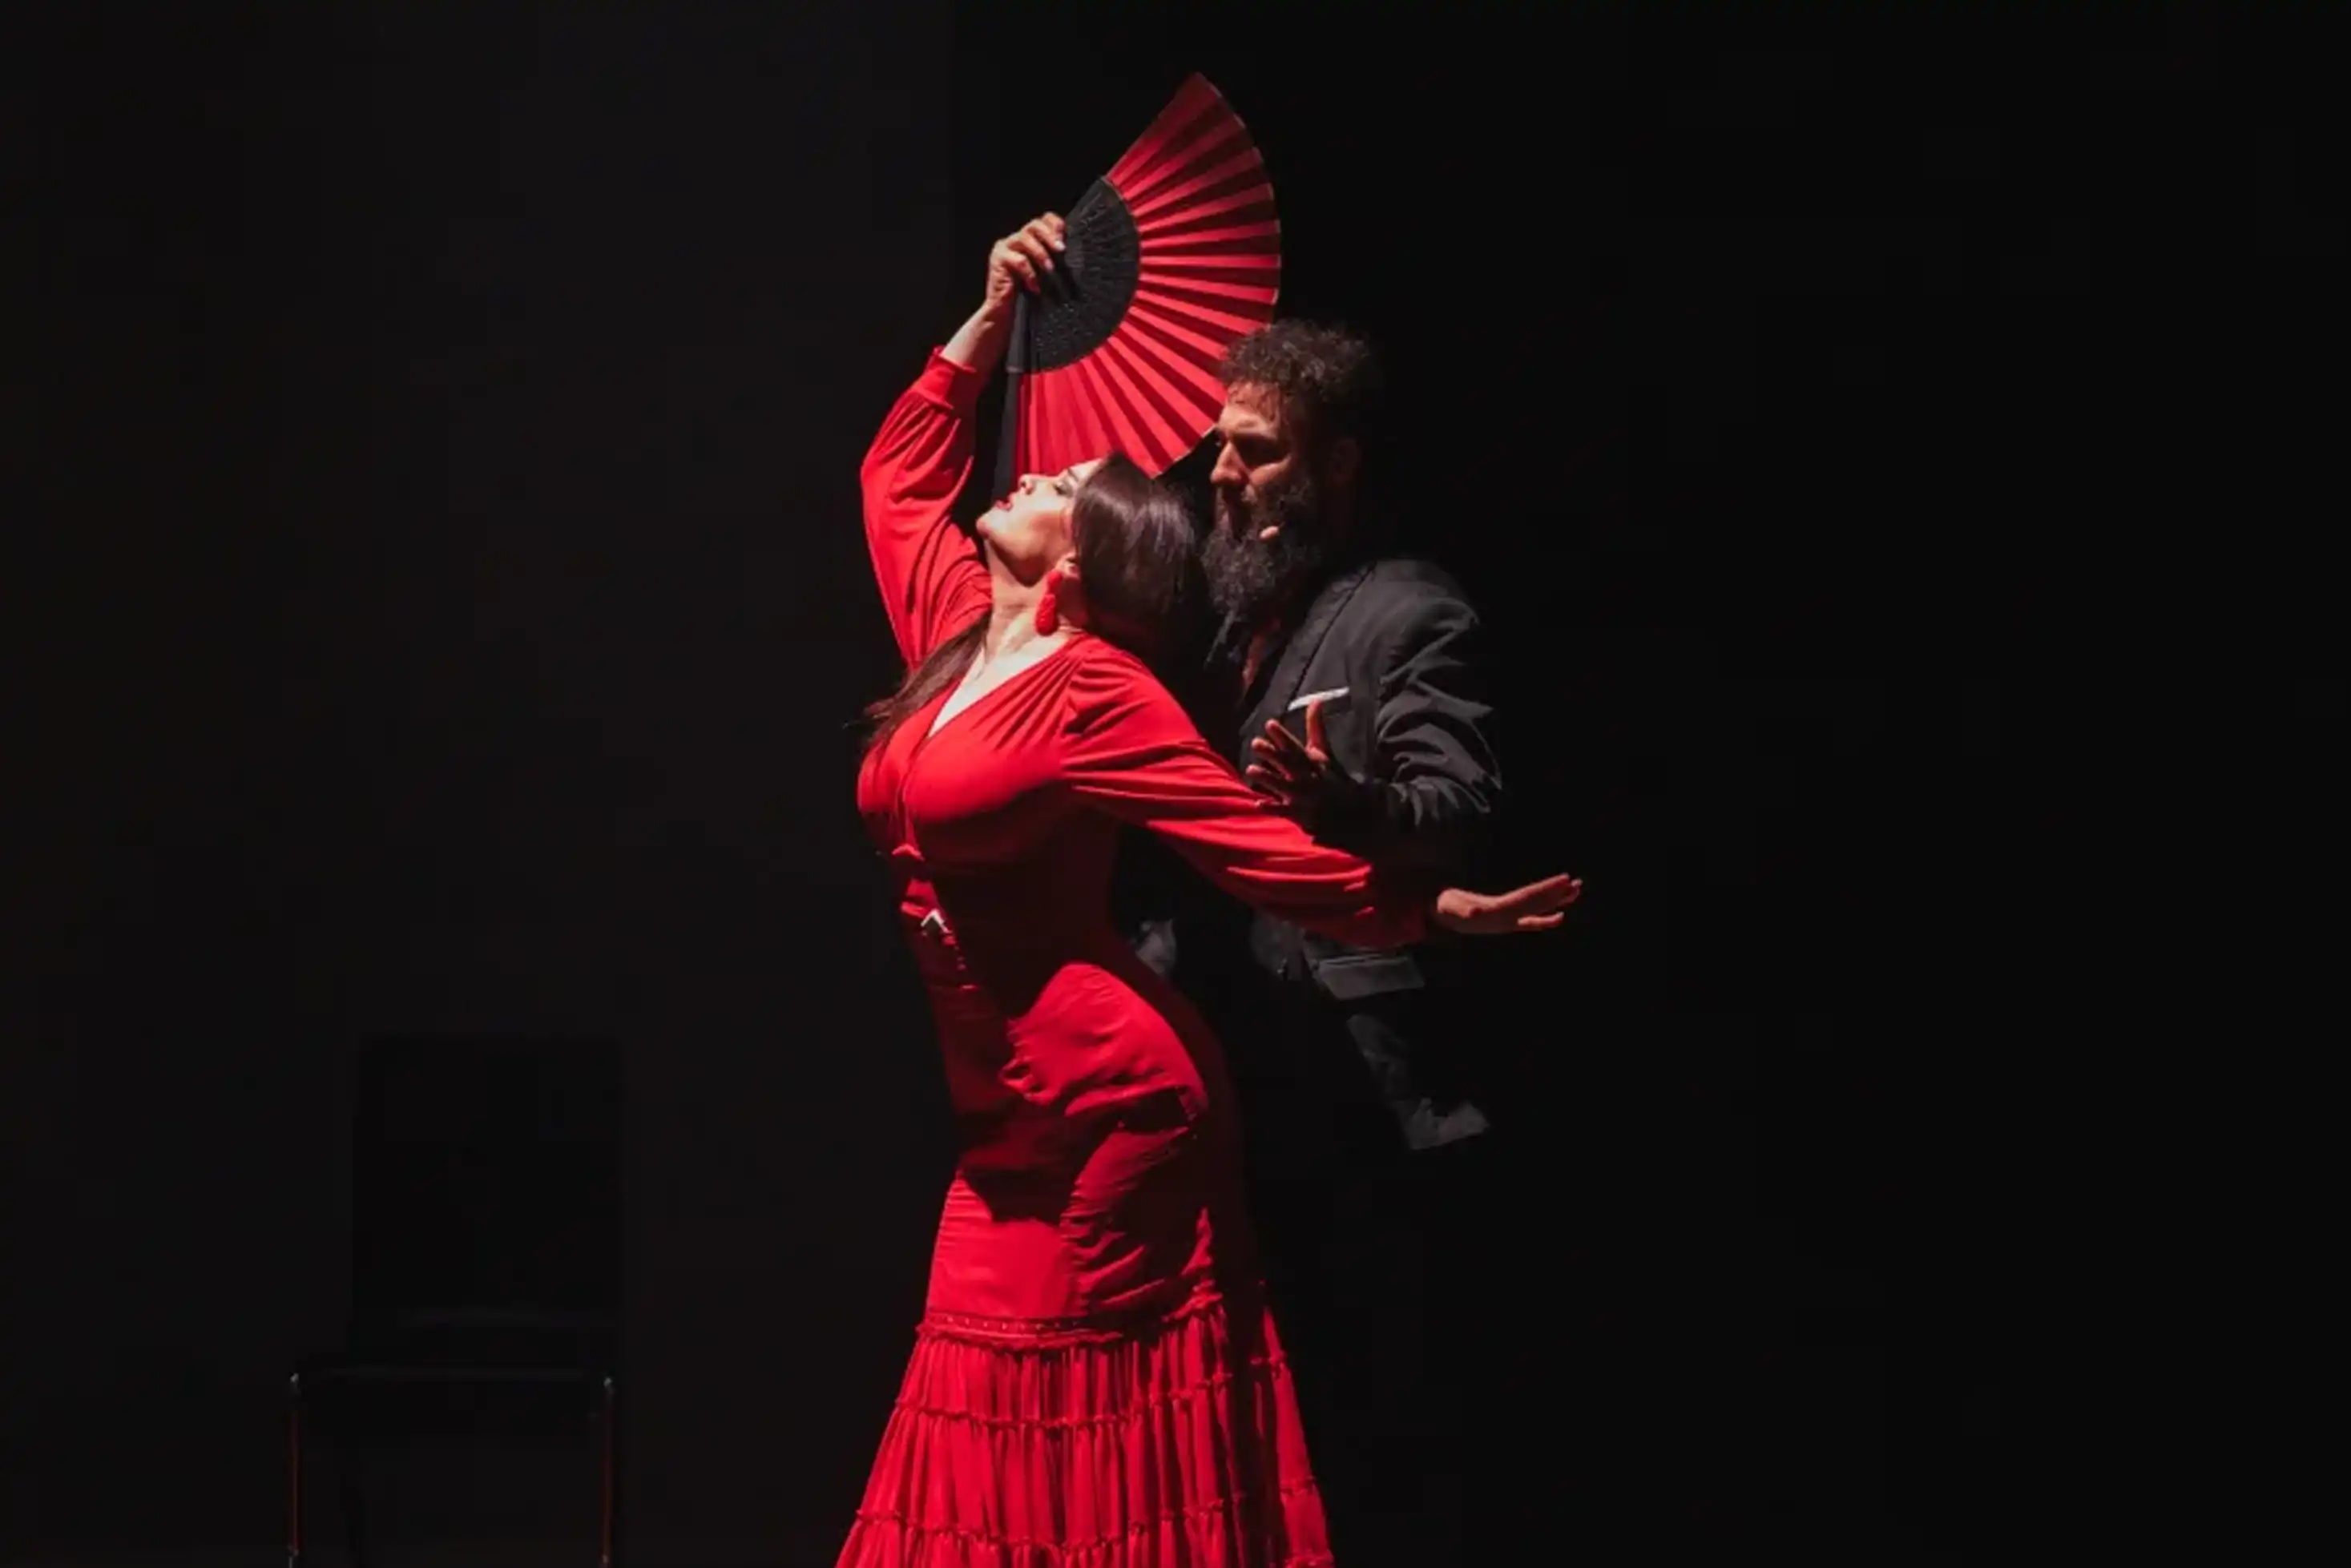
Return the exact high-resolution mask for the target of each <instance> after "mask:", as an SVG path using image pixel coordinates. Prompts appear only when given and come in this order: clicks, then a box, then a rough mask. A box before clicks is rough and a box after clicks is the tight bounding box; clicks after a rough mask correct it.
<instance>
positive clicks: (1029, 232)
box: [983, 213, 1069, 315]
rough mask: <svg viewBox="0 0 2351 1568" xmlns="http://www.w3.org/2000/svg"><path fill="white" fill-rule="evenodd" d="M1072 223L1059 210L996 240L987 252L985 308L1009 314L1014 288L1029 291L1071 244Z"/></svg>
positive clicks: (1033, 289)
mask: <svg viewBox="0 0 2351 1568" xmlns="http://www.w3.org/2000/svg"><path fill="white" fill-rule="evenodd" d="M1068 227H1069V225H1066V224H1064V223H1063V222H1062V221H1061V214H1059V213H1047V214H1044V215H1043V216H1041V217H1034V218H1030V219H1029V221H1028V222H1027V223H1025V224H1022V225H1020V226H1019V228H1017V229H1015V230H1013V231H1012V232H1011V233H1010V234H1008V235H1005V236H1004V237H1003V238H1002V239H1000V240H998V241H997V242H996V245H995V247H994V248H993V249H991V250H990V251H989V252H988V253H987V299H986V301H985V304H984V307H983V308H986V309H987V310H989V311H993V312H998V313H1001V314H1005V315H1009V314H1010V313H1011V310H1012V300H1013V292H1012V291H1013V290H1014V289H1015V288H1026V289H1028V290H1029V293H1031V294H1034V293H1035V292H1037V287H1038V285H1039V283H1040V282H1041V281H1042V280H1043V278H1044V277H1045V275H1046V274H1047V273H1049V272H1050V271H1052V270H1053V257H1054V256H1058V255H1060V254H1061V252H1062V251H1064V250H1066V249H1068V248H1069V243H1068V239H1067V234H1068Z"/></svg>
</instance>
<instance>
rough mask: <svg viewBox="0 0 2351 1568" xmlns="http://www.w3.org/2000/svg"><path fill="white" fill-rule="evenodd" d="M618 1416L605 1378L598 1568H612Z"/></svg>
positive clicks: (609, 1381)
mask: <svg viewBox="0 0 2351 1568" xmlns="http://www.w3.org/2000/svg"><path fill="white" fill-rule="evenodd" d="M619 1414H620V1410H619V1400H618V1394H617V1391H616V1390H615V1389H614V1387H613V1385H612V1379H611V1378H610V1377H606V1378H605V1379H604V1407H603V1421H602V1423H601V1424H602V1426H603V1428H604V1430H603V1448H604V1485H603V1489H602V1496H601V1507H602V1511H603V1516H604V1517H603V1526H602V1532H601V1540H602V1552H601V1556H600V1558H599V1559H598V1564H599V1568H612V1517H613V1513H614V1509H613V1506H612V1505H613V1494H614V1492H615V1490H617V1489H616V1486H615V1482H616V1480H617V1475H616V1469H617V1467H616V1466H615V1464H614V1462H613V1457H614V1452H615V1449H616V1448H617V1447H618V1444H619V1442H620V1431H619V1429H620V1419H619Z"/></svg>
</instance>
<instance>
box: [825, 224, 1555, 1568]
mask: <svg viewBox="0 0 2351 1568" xmlns="http://www.w3.org/2000/svg"><path fill="white" fill-rule="evenodd" d="M1061 233H1062V230H1061V220H1060V219H1059V218H1058V217H1056V216H1054V215H1052V214H1046V215H1045V216H1044V217H1041V218H1039V219H1037V220H1036V221H1034V222H1032V223H1030V224H1029V225H1026V226H1025V227H1024V228H1023V229H1022V230H1021V231H1020V232H1019V233H1018V234H1015V235H1011V236H1009V237H1008V238H1007V239H1005V240H1003V241H1001V242H999V243H998V245H997V246H995V247H994V249H993V251H992V252H991V253H990V255H989V257H988V267H987V293H986V296H985V298H984V300H983V302H982V304H981V305H980V308H978V310H977V311H976V312H975V313H974V314H973V315H972V317H971V319H969V320H968V321H967V322H965V323H964V325H963V327H962V329H960V330H958V331H957V332H956V334H955V336H954V337H953V338H952V339H951V340H949V341H948V342H947V344H946V348H945V349H943V350H938V351H937V352H935V353H934V354H933V355H932V356H931V359H930V361H929V363H928V365H927V366H926V367H925V370H924V371H923V373H922V375H921V377H920V378H919V379H918V380H916V382H914V385H913V386H912V387H911V388H909V389H908V390H907V392H905V393H904V395H903V396H902V397H901V398H900V399H899V400H898V402H897V405H896V406H895V407H894V408H893V409H892V410H891V411H890V414H889V417H888V418H887V420H886V421H884V423H883V426H882V430H881V434H879V435H878V436H877V437H876V438H875V439H874V442H873V445H872V450H871V451H870V452H869V453H868V455H867V456H866V459H865V465H864V471H863V481H864V506H865V528H866V536H867V539H868V542H869V544H870V545H871V547H872V557H873V570H874V575H875V577H876V578H877V579H878V580H879V582H880V584H881V589H882V597H883V602H884V603H885V604H886V605H887V607H888V610H889V614H890V624H891V626H892V628H893V631H894V632H896V633H897V638H898V645H899V648H900V650H901V651H902V652H903V653H904V656H905V660H906V664H907V666H908V672H909V673H908V674H907V676H906V679H905V683H904V685H903V686H902V687H901V688H900V689H899V691H898V693H897V694H896V695H895V696H893V697H892V698H891V699H889V700H888V701H886V702H883V703H880V704H877V705H876V706H875V709H874V718H875V721H876V722H875V732H874V735H873V737H872V743H871V747H870V749H869V750H868V752H867V754H866V758H865V761H864V765H863V767H862V770H861V771H860V774H859V778H858V787H857V799H858V807H859V810H860V811H861V812H862V815H863V817H864V819H865V821H866V823H867V826H868V827H869V829H870V830H871V831H872V833H873V835H874V838H875V840H876V841H877V842H878V843H879V844H880V845H881V846H882V848H883V850H884V851H885V852H887V854H888V856H889V859H890V861H891V862H892V864H893V867H894V868H895V871H896V874H897V876H898V877H899V879H900V881H901V884H902V887H903V894H902V896H901V899H900V904H899V907H900V910H901V913H902V915H903V917H904V924H905V928H906V932H907V935H908V938H909V940H910V942H911V943H912V945H913V946H914V953H915V956H916V961H917V964H918V965H919V967H920V968H921V971H922V974H923V977H924V980H925V985H926V988H927V989H928V990H929V993H930V998H931V1005H932V1009H933V1012H934V1014H935V1017H936V1019H937V1022H938V1029H939V1034H940V1043H941V1047H942V1050H943V1051H944V1054H945V1056H946V1071H947V1076H948V1082H949V1087H950V1091H951V1095H952V1099H953V1103H954V1107H955V1113H956V1122H957V1132H958V1135H959V1138H960V1144H961V1158H960V1161H959V1164H958V1168H957V1171H956V1176H955V1179H954V1182H953V1183H952V1185H951V1186H949V1188H948V1190H947V1197H946V1207H945V1211H944V1213H943V1214H942V1216H941V1218H940V1221H939V1231H938V1241H937V1245H936V1248H935V1251H934V1253H933V1256H932V1263H931V1278H930V1286H929V1291H928V1297H927V1300H926V1301H925V1310H924V1314H923V1320H922V1322H921V1325H920V1327H919V1328H918V1330H917V1333H916V1343H915V1348H914V1355H913V1359H912V1362H911V1364H909V1366H908V1367H907V1370H906V1375H905V1380H904V1385H903V1387H902V1389H901V1392H900V1395H899V1398H898V1402H897V1405H896V1407H895V1409H894V1410H893V1413H892V1415H891V1417H890V1421H889V1425H888V1427H887V1430H886V1431H885V1433H884V1435H883V1440H882V1448H881V1452H880V1454H879V1455H878V1457H877V1458H876V1459H875V1461H874V1465H873V1469H872V1476H871V1479H869V1480H868V1482H867V1485H866V1490H865V1497H864V1501H863V1504H862V1506H861V1507H860V1509H859V1510H858V1514H857V1519H856V1522H855V1524H854V1526H853V1527H852V1530H851V1532H850V1536H849V1540H848V1542H847V1544H846V1546H845V1547H844V1548H843V1550H842V1552H841V1557H840V1560H839V1561H840V1565H841V1568H883V1565H885V1564H886V1565H887V1568H1178V1565H1181V1568H1301V1565H1306V1564H1317V1563H1330V1562H1331V1557H1330V1547H1329V1545H1328V1543H1327V1542H1326V1540H1325V1538H1324V1531H1323V1522H1322V1504H1321V1501H1320V1500H1319V1498H1318V1497H1317V1495H1316V1493H1315V1490H1314V1479H1313V1474H1312V1471H1311V1468H1310V1466H1309V1463H1308V1459H1307V1450H1306V1443H1305V1439H1304V1437H1303V1436H1302V1434H1301V1429H1300V1426H1299V1416H1298V1410H1297V1405H1296V1400H1295V1397H1294V1396H1293V1394H1292V1392H1291V1386H1290V1378H1289V1375H1288V1373H1287V1372H1286V1370H1285V1369H1284V1367H1283V1365H1282V1359H1281V1350H1280V1343H1279V1341H1278V1340H1277V1339H1276V1337H1275V1333H1274V1325H1273V1323H1272V1322H1271V1321H1270V1318H1269V1317H1268V1315H1267V1313H1266V1311H1265V1308H1264V1306H1263V1304H1262V1301H1261V1297H1260V1295H1259V1287H1258V1282H1257V1275H1256V1270H1255V1267H1254V1265H1253V1264H1252V1262H1251V1260H1250V1259H1249V1251H1248V1247H1249V1239H1248V1228H1247V1224H1246V1221H1245V1219H1244V1218H1243V1216H1242V1214H1241V1212H1240V1202H1239V1197H1238V1187H1239V1180H1240V1171H1239V1163H1238V1150H1237V1147H1236V1145H1235V1143H1234V1129H1233V1127H1232V1126H1231V1124H1230V1123H1229V1120H1228V1118H1229V1115H1230V1111H1229V1106H1230V1097H1229V1095H1228V1092H1227V1089H1226V1082H1225V1076H1224V1067H1223V1064H1222V1061H1221V1059H1220V1057H1219V1055H1218V1051H1217V1044H1216V1041H1215V1040H1213V1039H1212V1038H1211V1037H1210V1035H1209V1034H1208V1032H1207V1030H1206V1029H1204V1028H1203V1027H1202V1025H1201V1023H1200V1021H1199V1019H1198V1018H1197V1017H1196V1014H1195V1013H1194V1012H1193V1010H1192V1009H1191V1008H1190V1007H1189V1006H1187V1005H1186V1003H1185V1002H1184V1001H1183V999H1182V998H1180V997H1179V996H1177V995H1176V993H1175V991H1174V990H1173V989H1172V988H1170V987H1168V986H1167V985H1166V984H1165V982H1163V981H1162V980H1161V979H1160V978H1159V977H1158V976H1157V975H1155V974H1154V973H1153V972H1152V971H1151V970H1150V969H1149V968H1147V967H1145V966H1144V964H1143V963H1142V962H1141V961H1140V960H1139V959H1138V958H1137V957H1136V956H1134V953H1133V952H1132V951H1131V950H1130V949H1129V948H1128V947H1127V946H1126V945H1125V944H1124V943H1123V942H1122V941H1121V940H1120V938H1119V936H1118V935H1117V932H1116V930H1115V928H1114V926H1113V923H1112V920H1111V918H1110V913H1109V905H1108V901H1109V880H1110V873H1111V862H1112V857H1113V849H1114V845H1115V841H1116V837H1117V833H1118V830H1119V829H1120V827H1121V826H1122V825H1124V824H1137V825H1140V826H1142V827H1144V828H1147V829H1149V830H1151V831H1155V832H1157V833H1160V834H1163V835H1165V837H1166V839H1167V840H1168V841H1170V842H1171V843H1172V844H1173V845H1174V846H1175V848H1176V849H1177V850H1178V851H1179V852H1182V853H1183V854H1184V855H1185V856H1186V859H1188V860H1189V861H1190V862H1191V863H1192V864H1193V865H1195V866H1196V867H1197V868H1198V869H1199V870H1200V871H1201V872H1202V873H1205V874H1206V875H1207V876H1208V877H1209V878H1211V879H1212V880H1213V881H1214V882H1216V883H1217V884H1218V885H1220V886H1222V887H1223V888H1225V889H1226V890H1228V891H1229V892H1230V893H1232V894H1235V895H1236V896H1238V897H1240V898H1243V899H1246V900H1248V901H1249V902H1250V903H1252V904H1258V905H1259V906H1261V907H1264V908H1267V909H1270V910H1273V911H1275V912H1276V913H1278V914H1280V915H1283V916H1284V917H1286V918H1288V919H1290V920H1293V921H1296V922H1298V923H1299V924H1301V925H1305V926H1308V927H1310V928H1312V929H1316V930H1321V931H1325V932H1328V933H1329V934H1331V935H1332V936H1336V937H1339V938H1342V939H1343V940H1346V941H1350V942H1354V943H1358V944H1364V945H1374V944H1376V945H1393V944H1397V943H1402V942H1405V941H1407V940H1410V939H1412V938H1414V937H1415V936H1418V935H1420V934H1421V933H1422V932H1423V931H1424V930H1425V929H1426V926H1427V925H1430V924H1434V925H1441V926H1444V927H1445V928H1447V929H1448V930H1452V931H1456V932H1460V933H1464V934H1469V935H1487V934H1499V933H1504V932H1511V931H1525V930H1541V929H1545V928H1547V927H1549V926H1552V925H1556V924H1557V923H1558V922H1559V920H1560V918H1561V916H1560V915H1559V914H1558V913H1557V912H1558V911H1559V910H1561V909H1562V907H1564V906H1565V905H1566V904H1569V903H1570V902H1571V901H1573V898H1574V897H1575V895H1576V894H1577V892H1578V891H1579V884H1578V883H1576V882H1575V881H1574V879H1573V878H1571V877H1554V878H1552V879H1550V880H1549V881H1547V882H1542V883H1535V884H1533V885H1531V886H1529V887H1525V888H1520V889H1519V890H1517V891H1516V892H1513V893H1510V894H1502V895H1499V896H1494V897H1487V896H1481V895H1479V894H1472V893H1468V892H1464V891H1462V890H1460V889H1447V890H1445V891H1444V892H1443V893H1440V894H1436V895H1435V897H1434V898H1431V897H1430V896H1429V895H1428V892H1427V890H1426V889H1424V890H1420V891H1419V892H1412V891H1407V890H1405V889H1402V888H1395V889H1390V888H1387V887H1386V886H1385V885H1384V883H1382V882H1381V880H1380V879H1379V878H1378V877H1377V875H1376V874H1375V873H1374V869H1373V867H1371V866H1370V865H1368V864H1366V863H1365V862H1362V861H1360V860H1357V859H1355V858H1353V856H1350V855H1345V854H1342V853H1339V852H1335V851H1332V850H1327V849H1323V848H1321V847H1319V846H1317V845H1316V844H1315V843H1314V842H1313V841H1311V839H1309V838H1308V837H1307V836H1306V835H1305V834H1304V832H1303V831H1301V830H1300V829H1299V828H1298V827H1297V826H1296V825H1295V824H1294V823H1292V822H1291V821H1289V820H1288V819H1286V818H1284V817H1281V816H1280V815H1277V814H1275V813H1274V812H1272V811H1270V810H1266V809H1265V808H1264V807H1263V806H1261V805H1260V804H1259V798H1258V797H1257V795H1256V793H1255V792H1254V791H1252V790H1251V789H1249V786H1248V785H1247V784H1245V783H1244V782H1243V781H1242V780H1241V779H1240V778H1239V777H1238V775H1237V774H1235V773H1234V771H1233V770H1232V768H1230V766H1229V765H1228V764H1227V763H1226V762H1225V761H1224V759H1223V758H1220V757H1218V756H1217V753H1216V752H1215V750H1214V749H1213V748H1211V747H1209V746H1208V745H1207V742H1205V741H1203V740H1202V739H1201V738H1200V737H1199V735H1198V733H1197V732H1196V730H1195V729H1194V728H1193V727H1192V725H1191V723H1190V721H1189V720H1188V719H1187V718H1186V716H1185V715H1184V712H1183V710H1182V709H1181V708H1179V707H1178V706H1176V704H1175V701H1174V700H1173V699H1172V698H1171V697H1170V696H1169V695H1167V694H1166V692H1165V690H1164V689H1163V688H1162V687H1161V686H1160V685H1159V683H1158V682H1157V681H1156V680H1155V679H1154V678H1153V676H1152V675H1151V674H1150V673H1149V672H1148V670H1147V668H1146V666H1145V665H1144V662H1143V659H1142V658H1141V657H1139V656H1138V654H1139V653H1147V652H1148V651H1149V648H1150V645H1151V643H1152V642H1153V640H1154V635H1155V632H1156V631H1157V630H1158V629H1159V628H1160V627H1162V626H1163V625H1164V624H1165V622H1166V621H1167V618H1168V615H1169V613H1170V612H1171V609H1172V607H1173V604H1174V601H1175V598H1176V596H1177V594H1178V592H1179V587H1180V584H1181V583H1182V582H1183V580H1184V572H1185V570H1186V562H1187V559H1188V557H1189V554H1190V552H1191V550H1192V549H1193V548H1194V545H1193V533H1192V528H1191V523H1190V519H1189V517H1188V516H1187V515H1186V509H1185V507H1184V506H1183V504H1182V503H1181V502H1180V501H1179V500H1178V499H1176V498H1175V497H1174V496H1173V495H1172V494H1170V493H1169V492H1168V491H1166V490H1165V489H1164V488H1163V487H1162V486H1159V485H1158V484H1156V483H1155V481H1154V480H1152V479H1151V478H1150V477H1149V476H1147V475H1146V474H1144V472H1143V470H1142V469H1140V468H1138V467H1136V466H1135V465H1134V464H1132V463H1129V462H1127V461H1125V460H1124V459H1123V458H1119V457H1110V458H1107V459H1105V460H1102V461H1097V462H1091V463H1083V464H1079V465H1076V466H1074V467H1072V468H1071V469H1070V470H1069V471H1067V472H1064V473H1061V474H1052V475H1030V476H1027V477H1025V478H1023V479H1022V480H1021V482H1020V483H1019V486H1017V487H1016V488H1015V490H1014V492H1013V493H1012V494H1011V495H1010V496H1008V497H1006V498H1005V499H1004V500H1003V501H1001V502H999V503H998V505H997V506H996V507H994V508H993V509H992V510H991V511H989V512H988V514H987V516H986V517H983V518H981V519H980V522H979V526H978V533H979V538H980V541H981V546H982V549H981V550H980V551H979V552H978V554H977V556H976V555H975V553H974V551H973V550H972V549H971V548H970V546H969V545H968V544H967V541H966V540H965V538H964V536H963V535H962V533H961V531H960V530H959V529H957V528H956V525H955V523H954V521H953V520H952V518H951V517H950V515H949V509H950V507H952V505H953V503H954V501H955V499H956V494H957V492H958V491H960V490H961V488H962V487H963V484H964V480H965V476H966V475H967V472H968V471H969V468H970V465H971V456H972V428H971V427H972V408H973V403H974V400H975V398H976V396H977V392H978V390H979V387H980V384H981V382H983V380H984V379H985V378H986V377H987V374H988V373H989V372H990V371H992V370H993V369H994V368H995V365H996V363H997V361H998V358H999V357H1000V356H1001V354H1002V353H1003V350H1004V347H1005V340H1006V338H1007V335H1008V331H1009V329H1010V323H1011V319H1012V308H1013V301H1014V290H1015V289H1016V288H1018V287H1034V285H1035V282H1036V279H1037V277H1038V275H1039V273H1040V271H1041V270H1042V269H1044V268H1046V267H1050V265H1051V261H1050V258H1051V256H1052V254H1053V253H1054V252H1055V251H1056V250H1058V249H1059V248H1060V246H1061ZM981 558H984V559H981Z"/></svg>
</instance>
